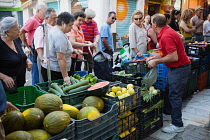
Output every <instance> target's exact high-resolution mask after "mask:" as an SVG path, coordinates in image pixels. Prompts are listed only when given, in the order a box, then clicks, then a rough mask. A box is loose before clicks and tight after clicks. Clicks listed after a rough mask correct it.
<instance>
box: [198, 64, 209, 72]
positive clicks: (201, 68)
mask: <svg viewBox="0 0 210 140" xmlns="http://www.w3.org/2000/svg"><path fill="white" fill-rule="evenodd" d="M206 71H208V65H207V64H204V65H202V66H200V67H199V72H198V74H202V73H204V72H206Z"/></svg>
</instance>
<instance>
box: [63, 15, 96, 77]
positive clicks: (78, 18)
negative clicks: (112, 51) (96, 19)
mask: <svg viewBox="0 0 210 140" xmlns="http://www.w3.org/2000/svg"><path fill="white" fill-rule="evenodd" d="M74 19H75V21H74V25H73V27H72V29H71V32H69V33H68V34H67V36H68V38H69V40H70V42H71V44H72V46H73V48H75V49H78V50H81V51H83V47H85V46H88V47H93V46H94V45H93V43H91V42H90V41H85V38H84V34H83V31H82V29H81V25H82V23H83V21H84V19H85V14H84V12H82V11H78V12H75V13H74ZM71 57H72V64H71V74H73V72H74V65H75V62H76V54H72V55H71ZM82 58H83V56H82V55H79V56H78V58H77V59H82ZM81 65H82V62H77V63H76V68H75V71H81Z"/></svg>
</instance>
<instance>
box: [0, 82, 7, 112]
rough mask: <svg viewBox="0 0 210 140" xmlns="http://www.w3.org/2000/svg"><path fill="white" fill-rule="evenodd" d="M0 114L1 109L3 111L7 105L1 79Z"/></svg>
mask: <svg viewBox="0 0 210 140" xmlns="http://www.w3.org/2000/svg"><path fill="white" fill-rule="evenodd" d="M0 97H1V98H0V114H1V112H2V111H4V110H5V109H6V107H7V102H6V101H7V99H6V93H5V91H4V87H3V85H2V83H1V80H0Z"/></svg>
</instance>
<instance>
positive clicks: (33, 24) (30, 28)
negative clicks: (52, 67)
mask: <svg viewBox="0 0 210 140" xmlns="http://www.w3.org/2000/svg"><path fill="white" fill-rule="evenodd" d="M42 22H43V21H42V20H40V19H39V18H38V17H37V16H36V15H34V16H33V17H31V18H29V19H28V20H27V21H26V23H25V25H24V26H23V27H22V28H23V29H24V30H25V31H26V32H27V34H26V37H27V43H28V45H29V46H31V45H32V41H33V38H34V32H35V31H36V28H37V27H38V26H39V25H40V24H42Z"/></svg>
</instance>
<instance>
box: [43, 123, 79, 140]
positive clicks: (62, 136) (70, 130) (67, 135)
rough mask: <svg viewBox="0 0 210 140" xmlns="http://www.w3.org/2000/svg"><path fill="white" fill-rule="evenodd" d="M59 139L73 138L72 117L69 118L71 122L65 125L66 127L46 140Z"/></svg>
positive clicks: (68, 139)
mask: <svg viewBox="0 0 210 140" xmlns="http://www.w3.org/2000/svg"><path fill="white" fill-rule="evenodd" d="M61 139H67V140H75V122H74V120H73V119H71V123H70V124H69V125H68V126H67V127H66V129H65V130H64V131H63V132H61V133H59V134H57V135H55V136H53V137H51V138H49V139H47V140H61Z"/></svg>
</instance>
